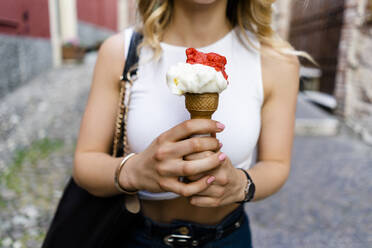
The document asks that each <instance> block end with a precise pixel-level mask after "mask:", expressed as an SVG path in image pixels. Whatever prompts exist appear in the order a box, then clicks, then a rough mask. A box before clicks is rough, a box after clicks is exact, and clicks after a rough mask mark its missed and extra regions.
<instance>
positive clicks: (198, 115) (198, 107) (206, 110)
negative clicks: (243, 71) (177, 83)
mask: <svg viewBox="0 0 372 248" xmlns="http://www.w3.org/2000/svg"><path fill="white" fill-rule="evenodd" d="M185 104H186V109H187V110H188V111H189V112H190V116H191V119H212V115H213V113H214V112H215V111H216V110H217V107H218V93H203V94H195V93H186V94H185Z"/></svg>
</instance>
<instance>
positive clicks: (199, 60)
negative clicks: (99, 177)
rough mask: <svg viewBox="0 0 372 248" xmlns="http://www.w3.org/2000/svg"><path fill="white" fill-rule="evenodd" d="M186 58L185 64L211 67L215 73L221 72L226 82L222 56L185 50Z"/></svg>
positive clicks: (224, 62) (191, 49)
mask: <svg viewBox="0 0 372 248" xmlns="http://www.w3.org/2000/svg"><path fill="white" fill-rule="evenodd" d="M186 56H187V60H186V63H189V64H202V65H207V66H210V67H213V68H214V69H215V70H216V71H220V72H222V75H223V77H224V78H225V79H226V80H227V78H228V76H227V74H226V72H225V65H226V58H225V57H224V56H222V55H219V54H217V53H203V52H199V51H197V50H196V49H195V48H187V49H186Z"/></svg>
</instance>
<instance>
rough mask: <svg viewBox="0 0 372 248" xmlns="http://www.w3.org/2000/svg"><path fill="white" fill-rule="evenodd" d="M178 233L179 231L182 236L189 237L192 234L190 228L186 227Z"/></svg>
mask: <svg viewBox="0 0 372 248" xmlns="http://www.w3.org/2000/svg"><path fill="white" fill-rule="evenodd" d="M178 231H179V232H180V234H182V235H187V234H189V232H190V230H189V228H188V227H186V226H182V227H180V228H178Z"/></svg>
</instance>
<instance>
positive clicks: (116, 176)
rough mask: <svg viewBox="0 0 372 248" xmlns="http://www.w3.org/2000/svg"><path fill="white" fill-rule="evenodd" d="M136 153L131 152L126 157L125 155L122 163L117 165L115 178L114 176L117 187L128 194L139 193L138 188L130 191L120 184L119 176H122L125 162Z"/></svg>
mask: <svg viewBox="0 0 372 248" xmlns="http://www.w3.org/2000/svg"><path fill="white" fill-rule="evenodd" d="M134 155H136V154H135V153H131V154H129V155H127V156H126V157H124V158H123V160H122V161H121V163H120V164H119V165H118V166H117V167H116V171H115V178H114V182H115V187H116V188H117V189H118V190H119V191H120V192H122V193H124V194H127V195H135V194H137V192H138V190H136V191H128V190H126V189H125V188H124V187H123V186H121V185H120V182H119V176H120V172H121V169H123V167H124V165H125V163H126V162H127V161H128V159H130V158H131V157H133V156H134Z"/></svg>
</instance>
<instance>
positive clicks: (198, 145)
mask: <svg viewBox="0 0 372 248" xmlns="http://www.w3.org/2000/svg"><path fill="white" fill-rule="evenodd" d="M223 129H224V125H223V124H221V123H219V122H216V121H213V120H202V119H195V120H188V121H185V122H183V123H181V124H179V125H177V126H175V127H173V128H172V129H170V130H168V131H166V132H164V133H163V134H161V135H160V136H159V137H157V138H156V139H155V140H154V141H153V142H152V143H151V144H150V146H149V147H148V148H147V149H146V150H145V151H143V152H141V153H139V154H137V155H136V156H134V157H133V158H131V159H129V160H128V162H127V164H126V166H124V169H123V170H124V171H123V172H122V174H121V177H120V179H119V180H120V183H121V184H122V185H123V186H124V187H125V188H126V189H127V190H132V189H138V190H147V191H150V192H164V191H169V192H174V193H177V194H179V195H182V196H185V197H189V196H191V195H195V194H197V193H200V192H202V191H204V190H206V189H207V187H208V186H209V183H211V180H208V179H210V176H209V175H208V174H205V176H203V177H202V178H200V179H199V180H196V181H193V182H191V183H187V184H186V183H183V182H180V180H179V177H181V176H184V177H188V176H191V177H192V176H195V175H198V174H201V173H205V172H207V171H212V170H213V169H215V168H217V167H219V166H220V165H221V164H222V162H223V161H222V160H220V158H221V156H220V155H221V153H214V154H213V155H211V156H208V157H206V158H203V159H198V160H193V161H185V160H184V159H183V157H184V156H187V155H189V154H193V153H200V152H205V151H216V150H218V148H219V146H220V145H219V141H218V140H217V139H216V138H215V137H193V138H188V137H190V136H192V135H195V134H205V133H217V132H221V131H223Z"/></svg>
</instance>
